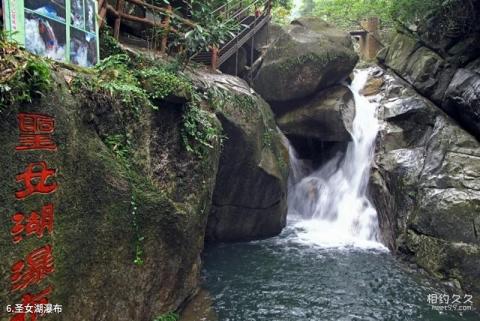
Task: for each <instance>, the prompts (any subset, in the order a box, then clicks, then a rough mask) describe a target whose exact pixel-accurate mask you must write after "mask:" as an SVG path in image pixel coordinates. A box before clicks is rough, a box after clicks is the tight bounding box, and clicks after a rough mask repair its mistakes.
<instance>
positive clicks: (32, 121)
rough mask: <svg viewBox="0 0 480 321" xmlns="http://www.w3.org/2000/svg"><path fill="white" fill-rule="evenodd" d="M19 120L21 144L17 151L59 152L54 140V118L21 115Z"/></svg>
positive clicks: (39, 115) (29, 114)
mask: <svg viewBox="0 0 480 321" xmlns="http://www.w3.org/2000/svg"><path fill="white" fill-rule="evenodd" d="M17 118H18V129H19V131H20V144H19V145H18V146H17V147H15V149H16V150H18V151H28V150H49V151H56V150H57V146H56V145H55V142H54V141H53V138H52V134H53V132H54V131H55V119H54V118H53V117H51V116H46V115H42V114H33V113H19V114H18V117H17Z"/></svg>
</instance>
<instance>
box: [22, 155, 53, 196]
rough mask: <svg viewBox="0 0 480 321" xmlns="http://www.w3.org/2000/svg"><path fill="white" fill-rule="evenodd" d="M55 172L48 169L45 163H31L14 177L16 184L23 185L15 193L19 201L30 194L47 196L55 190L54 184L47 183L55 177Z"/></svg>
mask: <svg viewBox="0 0 480 321" xmlns="http://www.w3.org/2000/svg"><path fill="white" fill-rule="evenodd" d="M55 173H56V170H55V169H49V168H48V167H47V163H46V162H43V161H42V162H38V163H31V164H29V165H28V167H27V169H26V170H25V172H23V173H21V174H18V175H17V176H16V180H17V183H23V189H22V190H19V191H18V192H16V193H15V197H16V198H17V199H19V200H21V199H24V198H26V197H28V196H30V195H32V194H37V193H40V194H49V193H52V192H55V190H56V189H57V183H56V182H50V183H49V182H48V180H49V178H51V177H53V176H55Z"/></svg>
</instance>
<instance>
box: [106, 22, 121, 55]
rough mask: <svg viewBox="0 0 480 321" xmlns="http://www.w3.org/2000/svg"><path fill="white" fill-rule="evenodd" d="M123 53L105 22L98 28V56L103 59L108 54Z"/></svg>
mask: <svg viewBox="0 0 480 321" xmlns="http://www.w3.org/2000/svg"><path fill="white" fill-rule="evenodd" d="M122 53H124V51H123V49H122V48H121V47H120V44H119V43H118V41H117V39H115V38H114V37H113V36H112V33H111V28H110V27H109V26H108V25H107V24H105V25H104V26H103V27H102V29H100V57H101V58H102V59H105V58H107V57H109V56H113V55H119V54H122Z"/></svg>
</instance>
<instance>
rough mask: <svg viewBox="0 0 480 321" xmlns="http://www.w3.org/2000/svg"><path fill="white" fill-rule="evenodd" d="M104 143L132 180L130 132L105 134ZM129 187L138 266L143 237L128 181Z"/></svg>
mask: <svg viewBox="0 0 480 321" xmlns="http://www.w3.org/2000/svg"><path fill="white" fill-rule="evenodd" d="M104 142H105V145H107V147H108V148H109V149H110V150H111V151H112V152H113V153H114V154H115V156H116V158H117V160H118V161H119V162H120V163H121V164H122V165H123V166H124V167H125V169H126V170H127V175H128V176H129V179H130V181H133V177H132V176H133V174H132V173H133V172H132V157H133V144H132V142H131V139H130V133H128V132H125V133H122V134H113V135H110V136H107V137H106V138H105V139H104ZM130 188H131V189H132V195H131V199H130V215H131V217H132V225H133V229H134V233H135V240H134V242H135V259H134V260H133V263H135V264H136V265H138V266H141V265H143V263H144V261H143V241H144V237H143V236H142V235H141V233H140V227H139V225H138V216H137V210H138V206H137V201H136V199H137V196H136V192H135V188H134V186H133V184H132V183H130Z"/></svg>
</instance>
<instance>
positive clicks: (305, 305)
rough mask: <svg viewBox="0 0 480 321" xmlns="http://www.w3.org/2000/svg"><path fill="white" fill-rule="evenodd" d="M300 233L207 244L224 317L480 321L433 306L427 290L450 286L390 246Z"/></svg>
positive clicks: (209, 285) (209, 272) (231, 320)
mask: <svg viewBox="0 0 480 321" xmlns="http://www.w3.org/2000/svg"><path fill="white" fill-rule="evenodd" d="M301 234H302V231H301V230H299V228H298V227H295V226H294V224H290V226H289V227H288V228H287V229H286V230H285V231H284V232H283V233H282V234H281V235H280V236H278V237H276V238H272V239H269V240H265V241H256V242H250V243H239V244H218V245H213V246H208V247H207V248H206V250H205V254H204V287H205V288H206V289H207V290H208V291H209V292H210V294H211V296H212V298H213V301H214V309H215V311H216V312H217V314H218V321H300V320H302V321H303V320H308V321H329V320H331V321H347V320H348V321H354V320H358V321H369V320H384V321H402V320H405V321H407V320H408V321H420V320H429V321H430V320H431V321H447V320H448V321H454V320H472V321H473V320H475V321H478V320H480V316H479V315H477V314H475V313H474V312H463V313H460V312H455V311H449V312H443V313H439V312H438V311H436V310H434V309H432V305H431V304H429V303H428V301H427V299H428V295H429V294H447V292H446V291H445V289H444V288H443V287H440V286H439V285H438V284H434V283H433V281H431V280H430V279H429V278H427V277H426V276H425V275H423V274H421V273H418V272H412V271H409V270H408V269H406V268H405V266H404V265H403V264H402V263H400V262H399V261H398V260H396V259H395V258H394V257H393V256H392V255H391V254H389V253H388V252H387V251H385V250H381V249H359V248H355V247H348V246H344V247H341V248H325V247H322V246H318V245H314V244H309V243H308V242H305V241H302V240H301V237H299V235H301ZM450 295H452V293H451V294H450ZM462 300H463V296H462ZM199 321H200V320H199Z"/></svg>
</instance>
